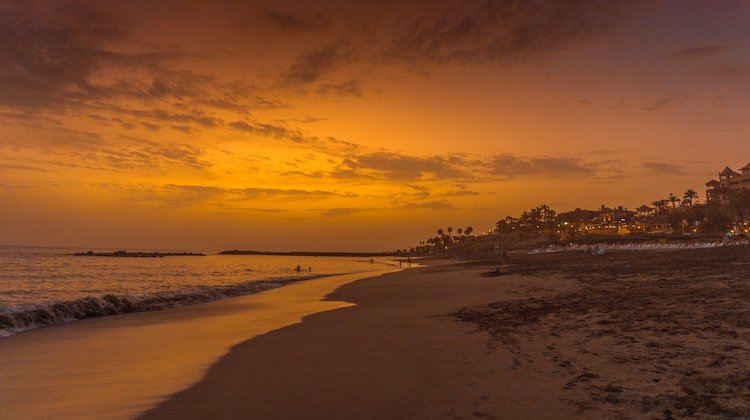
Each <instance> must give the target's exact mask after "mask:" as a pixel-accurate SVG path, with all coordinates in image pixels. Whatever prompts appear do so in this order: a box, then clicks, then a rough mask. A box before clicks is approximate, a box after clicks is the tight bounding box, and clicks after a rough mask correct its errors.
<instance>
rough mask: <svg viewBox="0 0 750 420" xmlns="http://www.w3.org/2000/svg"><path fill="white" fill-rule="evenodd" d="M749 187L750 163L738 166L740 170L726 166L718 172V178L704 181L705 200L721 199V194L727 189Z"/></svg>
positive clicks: (736, 189)
mask: <svg viewBox="0 0 750 420" xmlns="http://www.w3.org/2000/svg"><path fill="white" fill-rule="evenodd" d="M742 188H747V189H750V163H748V164H747V165H745V166H743V167H742V168H740V172H737V171H735V170H734V169H732V168H730V167H729V166H727V167H726V168H724V170H723V171H721V172H720V173H719V180H718V181H717V180H715V179H712V180H711V181H708V182H706V201H716V200H723V199H724V197H723V194H724V193H725V192H729V191H739V190H741V189H742Z"/></svg>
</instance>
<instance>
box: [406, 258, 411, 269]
mask: <svg viewBox="0 0 750 420" xmlns="http://www.w3.org/2000/svg"><path fill="white" fill-rule="evenodd" d="M406 263H407V264H409V267H411V257H406Z"/></svg>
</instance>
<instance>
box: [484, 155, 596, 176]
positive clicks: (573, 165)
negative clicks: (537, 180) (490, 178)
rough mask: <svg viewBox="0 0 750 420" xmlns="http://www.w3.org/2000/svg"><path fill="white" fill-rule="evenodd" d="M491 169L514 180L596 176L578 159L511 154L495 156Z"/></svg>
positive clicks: (491, 162) (592, 170) (495, 173)
mask: <svg viewBox="0 0 750 420" xmlns="http://www.w3.org/2000/svg"><path fill="white" fill-rule="evenodd" d="M490 169H491V171H492V173H493V174H494V175H496V176H500V177H502V178H505V179H513V178H516V177H519V176H544V177H569V176H575V175H579V176H589V175H594V174H595V171H594V169H593V168H592V167H590V166H586V165H585V164H584V163H583V161H581V160H580V159H576V158H554V157H537V158H522V157H518V156H514V155H510V154H501V155H497V156H495V157H494V158H493V159H492V160H491V161H490Z"/></svg>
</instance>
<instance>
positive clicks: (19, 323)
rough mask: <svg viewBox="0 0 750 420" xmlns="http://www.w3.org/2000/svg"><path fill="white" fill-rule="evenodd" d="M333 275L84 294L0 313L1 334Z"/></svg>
mask: <svg viewBox="0 0 750 420" xmlns="http://www.w3.org/2000/svg"><path fill="white" fill-rule="evenodd" d="M335 275H337V274H327V275H322V274H321V275H310V276H304V277H288V278H276V279H268V280H260V281H250V282H246V283H240V284H234V285H228V286H213V287H207V286H206V287H197V288H194V289H191V290H190V291H185V292H173V293H168V294H157V295H151V296H146V297H129V296H117V295H113V294H107V295H103V296H100V297H96V296H87V297H84V298H80V299H75V300H69V301H65V302H55V303H49V304H44V305H35V306H33V307H26V308H18V309H13V310H11V311H10V312H0V337H5V336H9V335H12V334H15V333H17V332H21V331H26V330H30V329H33V328H37V327H44V326H49V325H55V324H62V323H66V322H71V321H77V320H80V319H86V318H97V317H102V316H108V315H118V314H128V313H133V312H147V311H158V310H161V309H166V308H174V307H178V306H186V305H192V304H196V303H202V302H209V301H213V300H219V299H224V298H228V297H232V296H241V295H250V294H253V293H258V292H262V291H264V290H269V289H274V288H277V287H281V286H284V285H287V284H289V283H294V282H299V281H303V280H311V279H315V278H320V277H328V276H335Z"/></svg>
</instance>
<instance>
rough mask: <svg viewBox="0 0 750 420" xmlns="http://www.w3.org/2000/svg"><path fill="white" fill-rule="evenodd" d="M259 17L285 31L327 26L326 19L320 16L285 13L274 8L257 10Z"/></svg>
mask: <svg viewBox="0 0 750 420" xmlns="http://www.w3.org/2000/svg"><path fill="white" fill-rule="evenodd" d="M258 14H259V15H260V17H261V19H263V20H265V21H267V22H268V23H270V24H271V25H273V26H274V27H275V28H276V29H278V30H280V31H281V32H285V33H293V34H297V33H304V32H311V31H318V30H321V29H325V28H327V27H328V20H327V19H325V18H324V17H322V16H319V15H316V16H299V15H296V14H294V13H285V12H280V11H275V10H264V9H260V10H259V11H258Z"/></svg>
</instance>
